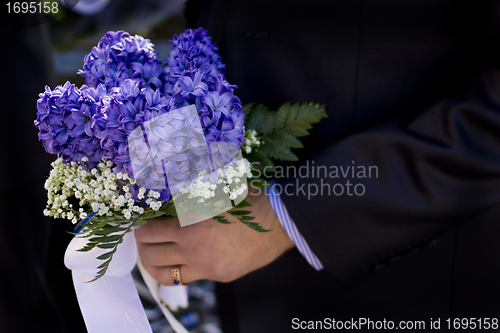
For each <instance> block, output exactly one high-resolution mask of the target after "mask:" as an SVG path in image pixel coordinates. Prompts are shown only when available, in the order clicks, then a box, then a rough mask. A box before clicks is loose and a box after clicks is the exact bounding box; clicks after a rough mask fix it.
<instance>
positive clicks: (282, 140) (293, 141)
mask: <svg viewBox="0 0 500 333" xmlns="http://www.w3.org/2000/svg"><path fill="white" fill-rule="evenodd" d="M268 139H269V140H272V141H274V142H276V143H279V144H281V145H282V146H285V147H290V148H304V145H302V142H300V140H299V139H297V138H296V137H294V136H293V135H291V134H289V133H286V132H284V131H276V132H274V133H273V135H271V136H270V137H269V138H268Z"/></svg>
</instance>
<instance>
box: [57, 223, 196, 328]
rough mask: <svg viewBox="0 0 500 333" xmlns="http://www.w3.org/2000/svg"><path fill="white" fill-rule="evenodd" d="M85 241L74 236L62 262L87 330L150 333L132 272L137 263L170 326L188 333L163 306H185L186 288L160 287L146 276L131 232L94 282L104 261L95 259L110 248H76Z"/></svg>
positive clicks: (146, 273) (80, 246)
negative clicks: (101, 274)
mask: <svg viewBox="0 0 500 333" xmlns="http://www.w3.org/2000/svg"><path fill="white" fill-rule="evenodd" d="M86 243H87V239H86V238H76V237H75V238H73V240H72V241H71V242H70V244H69V245H68V248H67V249H66V254H65V256H64V264H65V265H66V267H67V268H69V269H71V270H72V274H73V284H74V286H75V291H76V296H77V298H78V303H79V304H80V310H81V311H82V315H83V319H84V320H85V325H86V326H87V331H88V333H113V332H117V333H152V330H151V327H150V325H149V322H148V318H147V317H146V313H145V311H144V308H143V307H142V303H141V301H140V299H139V295H138V293H137V290H136V288H135V284H134V281H133V279H132V275H131V271H132V269H133V268H134V266H135V264H136V262H137V264H138V266H139V269H140V271H141V274H142V275H143V278H144V281H145V283H146V285H147V286H148V288H149V289H150V291H151V293H152V295H153V297H154V299H155V300H156V301H157V303H158V304H159V306H160V308H161V310H162V312H163V313H164V315H165V317H166V318H167V319H168V321H169V323H170V325H171V326H172V328H173V329H174V330H175V331H176V332H177V333H188V331H187V330H186V329H185V328H184V327H183V326H182V324H181V323H179V322H178V321H177V320H176V319H175V317H174V316H173V315H172V314H171V313H170V311H169V310H168V308H167V307H166V306H165V305H164V304H166V305H168V306H169V307H170V308H172V309H177V308H178V307H186V306H187V299H188V297H187V287H186V286H178V287H165V286H160V284H159V283H158V282H157V281H156V280H155V279H154V278H153V277H151V275H149V273H148V272H147V271H146V270H145V269H144V267H142V264H141V263H140V260H138V256H137V245H136V242H135V237H134V233H133V232H129V233H128V234H126V235H125V236H124V238H123V243H122V244H120V245H119V246H118V248H117V251H116V253H115V254H114V255H113V260H112V261H111V263H110V264H109V267H108V270H107V271H106V274H104V276H102V277H101V278H99V279H98V280H96V281H94V282H89V281H91V280H92V279H93V278H94V277H95V276H96V275H97V271H98V269H97V267H98V266H99V265H100V264H102V262H103V261H102V260H98V259H96V258H97V257H98V256H100V255H101V254H104V253H106V252H109V249H107V250H105V249H100V248H94V249H92V250H91V251H88V252H79V251H77V250H78V249H81V248H82V247H83V246H85V244H86ZM162 303H164V304H162Z"/></svg>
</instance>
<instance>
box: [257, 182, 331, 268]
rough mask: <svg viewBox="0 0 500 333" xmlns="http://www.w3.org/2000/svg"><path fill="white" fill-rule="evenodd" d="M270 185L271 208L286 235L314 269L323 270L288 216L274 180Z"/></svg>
mask: <svg viewBox="0 0 500 333" xmlns="http://www.w3.org/2000/svg"><path fill="white" fill-rule="evenodd" d="M269 183H270V184H271V185H273V186H272V187H267V188H266V192H267V196H268V197H269V201H270V202H271V206H272V207H273V209H274V213H275V214H276V216H277V217H278V220H279V221H280V223H281V225H282V226H283V228H284V229H285V231H286V233H287V234H288V236H290V238H291V239H292V241H293V243H294V244H295V246H296V247H297V249H298V250H299V251H300V253H302V255H303V256H304V258H306V260H307V262H308V263H309V264H310V265H311V266H312V267H314V268H315V269H316V270H318V271H319V270H321V269H323V265H322V264H321V262H320V261H319V259H318V258H317V257H316V255H315V254H314V253H313V252H312V251H311V248H310V247H309V245H307V242H306V240H305V239H304V237H302V235H301V234H300V232H299V230H298V229H297V227H296V226H295V223H293V221H292V218H291V217H290V215H289V214H288V211H287V210H286V207H285V205H284V204H283V201H282V200H281V198H280V194H279V192H278V190H277V189H276V186H274V184H275V181H274V179H273V180H271V181H270V182H269Z"/></svg>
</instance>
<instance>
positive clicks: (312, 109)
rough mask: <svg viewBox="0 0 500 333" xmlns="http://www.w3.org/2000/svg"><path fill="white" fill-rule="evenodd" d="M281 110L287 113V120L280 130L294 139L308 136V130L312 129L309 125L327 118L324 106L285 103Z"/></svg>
mask: <svg viewBox="0 0 500 333" xmlns="http://www.w3.org/2000/svg"><path fill="white" fill-rule="evenodd" d="M282 108H283V110H287V112H288V118H287V120H286V124H285V127H283V129H282V130H283V131H284V132H286V133H288V134H291V135H293V136H296V137H300V136H306V135H309V131H308V130H309V129H311V128H312V126H311V124H314V123H317V122H319V121H320V120H321V119H322V118H325V117H328V115H327V114H326V112H325V107H324V105H320V104H313V103H302V104H298V103H295V104H293V105H289V104H288V103H285V104H284V105H283V106H282ZM280 109H281V108H280Z"/></svg>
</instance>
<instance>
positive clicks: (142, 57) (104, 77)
mask: <svg viewBox="0 0 500 333" xmlns="http://www.w3.org/2000/svg"><path fill="white" fill-rule="evenodd" d="M78 74H79V75H82V76H84V77H85V83H86V84H87V85H88V86H90V87H93V88H95V87H97V85H98V84H100V83H102V84H104V85H105V86H106V87H107V88H108V89H109V88H111V87H118V86H119V85H120V84H121V83H122V82H123V81H124V80H126V79H134V80H137V81H140V82H142V83H143V84H145V85H150V86H151V87H152V88H159V89H161V88H162V86H163V83H162V77H163V74H162V67H161V62H160V61H158V59H157V54H156V53H155V51H154V45H153V44H151V42H150V41H149V39H144V38H143V37H141V36H137V35H136V36H130V35H129V34H128V33H126V32H123V31H118V32H112V31H110V32H108V33H107V34H106V35H105V36H104V37H103V38H102V39H101V40H100V41H99V43H98V44H97V47H94V48H93V49H92V52H90V53H89V54H88V55H86V56H85V58H84V64H83V70H79V71H78Z"/></svg>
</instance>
